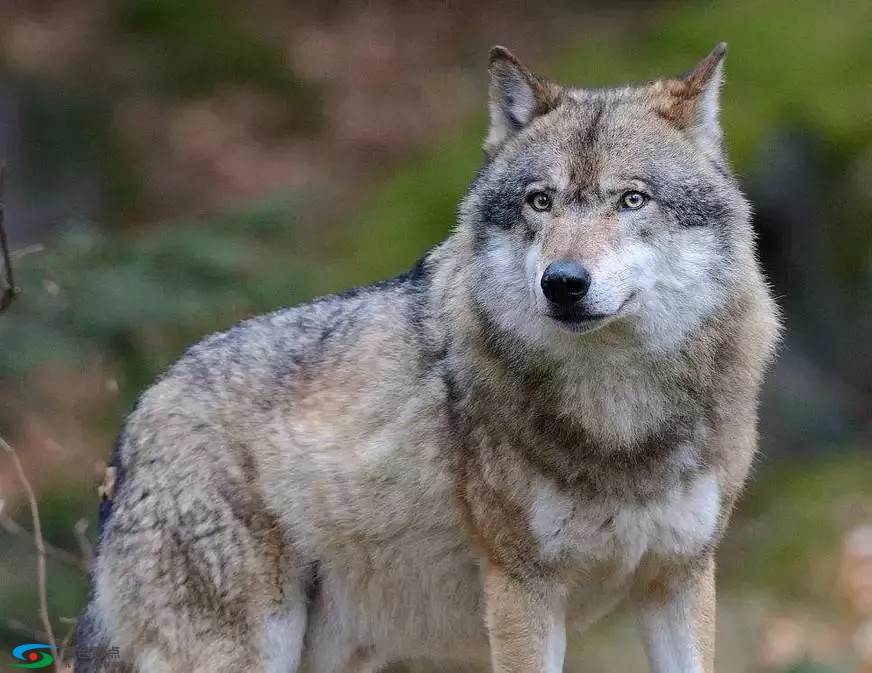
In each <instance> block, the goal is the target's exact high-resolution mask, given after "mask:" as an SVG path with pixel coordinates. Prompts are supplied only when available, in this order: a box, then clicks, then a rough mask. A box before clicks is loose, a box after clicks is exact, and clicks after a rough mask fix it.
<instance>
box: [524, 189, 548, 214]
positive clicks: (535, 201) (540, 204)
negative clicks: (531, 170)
mask: <svg viewBox="0 0 872 673" xmlns="http://www.w3.org/2000/svg"><path fill="white" fill-rule="evenodd" d="M527 203H529V204H530V207H531V208H532V209H533V210H538V211H539V212H540V213H544V212H547V211H549V210H551V197H550V196H549V195H548V193H547V192H533V193H532V194H530V195H529V196H528V197H527Z"/></svg>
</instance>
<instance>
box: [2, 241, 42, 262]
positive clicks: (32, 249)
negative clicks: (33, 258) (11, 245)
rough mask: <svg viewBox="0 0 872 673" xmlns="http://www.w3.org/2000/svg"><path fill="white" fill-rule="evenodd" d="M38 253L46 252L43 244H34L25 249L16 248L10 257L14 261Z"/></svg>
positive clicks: (26, 246)
mask: <svg viewBox="0 0 872 673" xmlns="http://www.w3.org/2000/svg"><path fill="white" fill-rule="evenodd" d="M38 252H45V246H44V245H43V244H42V243H34V244H32V245H25V246H24V247H23V248H16V249H15V250H11V251H10V252H9V256H10V257H11V258H12V259H21V258H22V257H27V256H28V255H35V254H36V253H38Z"/></svg>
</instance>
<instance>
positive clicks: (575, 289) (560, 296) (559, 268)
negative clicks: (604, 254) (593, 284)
mask: <svg viewBox="0 0 872 673" xmlns="http://www.w3.org/2000/svg"><path fill="white" fill-rule="evenodd" d="M589 289H590V273H588V270H587V269H585V268H584V267H583V266H582V265H581V263H580V262H573V261H572V260H569V259H561V260H559V261H557V262H552V263H551V264H549V265H548V267H547V268H546V269H545V273H543V274H542V292H543V294H544V295H545V298H546V299H547V300H548V301H553V302H554V303H555V304H563V305H569V304H573V303H575V302H577V301H578V300H579V299H581V298H582V297H584V295H586V294H587V291H588V290H589Z"/></svg>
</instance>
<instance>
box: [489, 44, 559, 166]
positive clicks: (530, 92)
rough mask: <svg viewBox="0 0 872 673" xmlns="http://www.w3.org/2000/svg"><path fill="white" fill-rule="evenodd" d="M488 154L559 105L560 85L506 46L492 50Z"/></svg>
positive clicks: (491, 153)
mask: <svg viewBox="0 0 872 673" xmlns="http://www.w3.org/2000/svg"><path fill="white" fill-rule="evenodd" d="M488 72H489V73H490V103H489V108H490V129H489V130H488V134H487V138H486V139H485V141H484V150H485V152H487V153H488V154H489V155H493V154H494V152H495V151H496V150H497V148H499V146H500V145H502V144H503V143H504V142H505V141H506V140H507V139H508V138H510V137H511V136H513V135H514V134H515V133H517V132H518V131H520V130H521V129H522V128H524V127H525V126H526V125H527V124H529V123H530V122H531V121H533V119H534V118H536V117H538V116H539V115H542V114H545V113H546V112H549V111H550V110H553V109H554V107H556V105H557V103H558V101H559V99H560V93H561V89H560V87H559V86H557V85H556V84H552V83H551V82H548V81H546V80H544V79H542V78H540V77H537V76H536V75H534V74H533V73H531V72H530V71H529V70H527V68H525V67H524V66H523V65H521V63H520V62H519V61H518V59H516V58H515V56H514V54H512V52H510V51H509V50H508V49H506V48H505V47H493V48H492V49H491V50H490V66H489V67H488Z"/></svg>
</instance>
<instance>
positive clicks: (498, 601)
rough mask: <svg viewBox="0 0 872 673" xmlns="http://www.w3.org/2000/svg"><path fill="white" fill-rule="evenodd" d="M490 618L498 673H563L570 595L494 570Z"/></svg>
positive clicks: (488, 584) (547, 583) (488, 594)
mask: <svg viewBox="0 0 872 673" xmlns="http://www.w3.org/2000/svg"><path fill="white" fill-rule="evenodd" d="M485 602H486V605H485V614H486V625H487V630H488V638H489V640H490V649H491V661H492V662H493V670H494V673H560V672H561V671H562V670H563V655H564V654H565V651H566V629H565V619H566V590H565V587H564V586H562V585H560V584H558V583H556V582H554V581H553V580H546V579H543V578H529V579H528V578H524V579H515V578H512V577H509V576H508V575H506V573H505V572H504V571H503V570H502V569H500V568H497V567H493V566H492V567H490V568H489V570H488V574H487V578H486V580H485Z"/></svg>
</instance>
